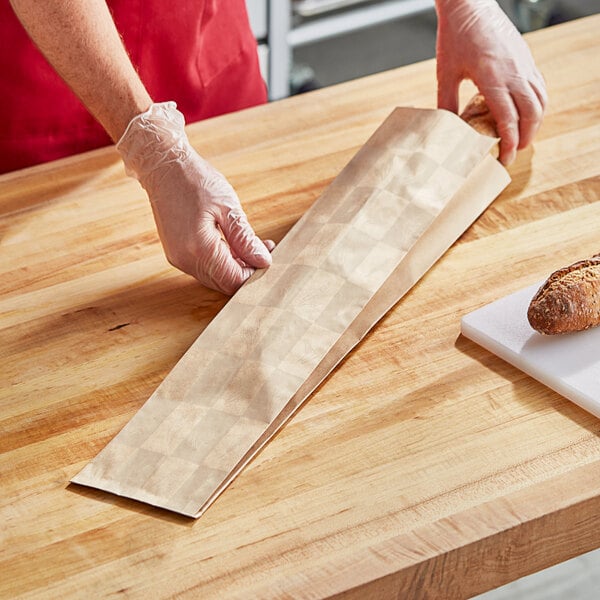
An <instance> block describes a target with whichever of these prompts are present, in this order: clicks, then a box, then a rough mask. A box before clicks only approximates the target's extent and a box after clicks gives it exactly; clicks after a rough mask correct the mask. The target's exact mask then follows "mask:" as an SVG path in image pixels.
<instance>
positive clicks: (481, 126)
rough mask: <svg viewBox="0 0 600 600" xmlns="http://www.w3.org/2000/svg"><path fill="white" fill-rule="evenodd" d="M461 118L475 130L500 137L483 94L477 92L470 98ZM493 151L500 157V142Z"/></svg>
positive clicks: (494, 154) (496, 156) (495, 155)
mask: <svg viewBox="0 0 600 600" xmlns="http://www.w3.org/2000/svg"><path fill="white" fill-rule="evenodd" d="M460 118H461V119H462V120H463V121H466V122H467V123H468V124H469V125H470V126H471V127H472V128H473V129H475V131H478V132H479V133H481V134H483V135H489V136H490V137H494V138H497V137H499V136H498V131H497V130H496V121H495V120H494V117H492V113H491V112H490V109H489V108H488V105H487V103H486V101H485V98H484V97H483V96H482V95H481V94H477V95H476V96H473V98H471V100H469V102H468V103H467V105H466V106H465V109H464V110H463V111H462V113H461V114H460ZM491 152H492V154H493V156H494V158H498V154H499V148H498V144H496V145H495V146H494V147H493V148H492V151H491Z"/></svg>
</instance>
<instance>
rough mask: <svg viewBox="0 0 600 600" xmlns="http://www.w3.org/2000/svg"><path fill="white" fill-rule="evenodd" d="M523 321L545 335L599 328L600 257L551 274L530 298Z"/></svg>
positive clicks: (594, 257)
mask: <svg viewBox="0 0 600 600" xmlns="http://www.w3.org/2000/svg"><path fill="white" fill-rule="evenodd" d="M527 319H528V320H529V324H530V325H531V326H532V327H533V328H534V329H535V330H536V331H539V332H540V333H545V334H548V335H551V334H556V333H570V332H573V331H582V330H584V329H589V328H590V327H596V326H598V325H600V254H596V255H594V256H593V257H592V258H590V259H588V260H580V261H578V262H576V263H573V264H572V265H569V266H568V267H564V268H563V269H559V270H558V271H555V272H554V273H552V275H550V277H548V279H547V280H546V281H545V282H544V284H543V285H542V287H541V288H540V289H539V290H538V291H537V293H536V294H535V296H534V297H533V298H532V300H531V303H530V304H529V308H528V310H527Z"/></svg>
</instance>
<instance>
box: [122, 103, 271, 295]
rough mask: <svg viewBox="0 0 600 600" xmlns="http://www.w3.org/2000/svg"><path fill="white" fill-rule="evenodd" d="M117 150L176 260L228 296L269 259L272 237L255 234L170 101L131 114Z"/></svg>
mask: <svg viewBox="0 0 600 600" xmlns="http://www.w3.org/2000/svg"><path fill="white" fill-rule="evenodd" d="M117 149H118V150H119V152H120V153H121V156H122V157H123V161H124V163H125V167H126V170H127V172H128V174H129V175H132V176H134V177H136V178H137V179H138V180H139V181H140V183H141V184H142V186H143V187H144V189H145V190H146V191H147V193H148V197H149V198H150V202H151V205H152V211H153V213H154V219H155V221H156V226H157V229H158V234H159V236H160V240H161V242H162V245H163V248H164V251H165V255H166V257H167V259H168V260H169V262H170V263H171V264H172V265H173V266H175V267H177V268H178V269H181V270H182V271H184V272H185V273H188V274H189V275H192V276H193V277H195V278H196V279H198V281H200V283H202V284H204V285H206V286H207V287H210V288H212V289H216V290H219V291H221V292H224V293H226V294H233V293H234V292H235V291H236V290H237V289H238V288H239V287H240V286H241V285H242V283H244V281H246V279H248V277H250V275H251V274H252V273H253V272H254V270H255V268H264V267H268V266H269V265H270V264H271V255H270V253H269V250H272V249H273V247H274V243H273V242H272V241H270V240H269V241H267V242H262V241H261V240H260V239H259V238H258V237H257V236H256V235H255V233H254V231H253V230H252V228H251V227H250V225H249V223H248V220H247V218H246V215H245V214H244V211H243V210H242V207H241V205H240V201H239V200H238V197H237V195H236V193H235V191H234V189H233V188H232V187H231V185H230V184H229V183H228V182H227V180H226V179H225V177H223V175H221V174H220V173H219V172H218V171H217V170H216V169H214V168H213V167H212V166H211V165H210V164H209V163H208V162H206V161H205V160H204V159H203V158H202V157H200V156H199V154H198V153H197V152H196V151H195V150H194V149H193V148H192V147H191V145H190V143H189V141H188V139H187V136H186V134H185V131H184V118H183V115H182V114H181V113H180V112H179V111H178V110H177V109H176V106H175V103H174V102H164V103H161V104H153V105H152V106H151V107H150V109H149V110H148V111H146V112H145V113H142V114H141V115H138V116H137V117H135V118H134V119H133V120H132V121H131V122H130V123H129V126H128V127H127V129H126V131H125V133H124V134H123V136H122V137H121V139H120V140H119V142H118V144H117Z"/></svg>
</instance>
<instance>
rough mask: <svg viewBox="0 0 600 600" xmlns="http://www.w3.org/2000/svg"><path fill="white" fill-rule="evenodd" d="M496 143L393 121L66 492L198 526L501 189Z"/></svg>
mask: <svg viewBox="0 0 600 600" xmlns="http://www.w3.org/2000/svg"><path fill="white" fill-rule="evenodd" d="M496 141H497V140H495V139H494V138H491V137H487V136H483V135H480V134H479V133H477V132H476V131H475V130H474V129H472V128H471V127H470V126H469V125H467V124H466V123H465V122H463V121H462V120H461V119H459V118H458V117H457V116H455V115H453V114H451V113H449V112H446V111H440V110H422V109H409V108H397V109H395V110H394V112H393V113H392V114H391V115H390V116H389V117H388V118H387V119H386V120H385V122H384V123H383V124H382V125H381V126H380V127H379V128H378V129H377V131H376V132H375V133H374V134H373V136H372V137H371V138H370V139H369V140H368V141H367V142H366V144H365V145H364V146H363V147H362V148H361V149H360V151H359V152H358V153H357V154H356V156H355V157H354V158H353V159H352V160H351V161H350V163H348V165H347V166H346V167H345V168H344V169H343V170H342V172H341V173H340V174H339V175H338V177H336V179H335V180H334V181H333V182H332V183H331V185H330V186H329V187H328V188H327V189H326V190H325V192H324V193H323V194H322V196H321V197H320V198H319V199H318V200H317V201H316V202H315V203H314V205H313V206H312V207H311V208H310V209H309V210H308V211H307V212H306V214H305V215H304V216H303V217H302V218H301V219H300V220H299V221H298V223H296V225H295V226H294V227H293V228H292V229H291V230H290V232H289V233H288V234H287V236H286V237H285V238H284V239H283V240H282V241H281V243H280V244H279V245H278V247H277V248H276V249H275V251H274V252H273V264H272V266H271V267H270V268H269V269H267V270H264V271H258V272H257V273H255V275H253V276H252V277H251V278H250V280H249V281H248V282H247V283H246V284H245V285H244V286H243V287H242V288H241V289H240V290H239V291H238V292H237V294H236V295H235V296H234V297H233V298H232V299H231V300H230V301H229V302H228V303H227V305H226V306H225V307H224V308H223V309H222V310H221V312H220V313H219V314H218V315H217V316H216V317H215V318H214V319H213V321H212V322H211V323H210V324H209V325H208V326H207V327H206V329H205V330H204V331H203V332H202V334H201V335H200V336H199V337H198V339H197V340H196V342H194V344H193V345H192V346H191V348H190V349H189V350H188V351H187V352H186V354H185V355H184V356H183V357H182V358H181V360H180V361H179V362H178V364H177V365H176V366H175V368H174V369H173V370H172V371H171V373H169V375H168V376H167V377H166V378H165V380H164V381H163V383H162V384H161V385H160V386H159V387H158V388H157V389H156V391H155V392H154V394H152V396H151V397H150V398H149V399H148V401H147V402H146V403H145V404H144V405H143V406H142V408H141V409H140V410H139V411H138V412H137V413H136V414H135V415H134V417H133V418H132V419H131V421H130V422H129V423H128V424H127V425H126V426H125V427H124V428H123V430H122V431H121V432H120V433H119V434H118V435H117V436H116V437H115V438H114V439H113V440H112V441H111V442H110V443H109V444H108V445H107V446H106V447H105V448H104V450H102V452H100V453H99V454H98V456H97V457H96V458H95V459H94V460H93V461H92V462H90V463H89V464H88V465H87V466H86V467H85V468H84V469H83V470H82V471H81V472H80V473H79V474H78V475H76V476H75V477H74V478H73V479H72V481H73V482H74V483H78V484H82V485H87V486H91V487H95V488H99V489H103V490H106V491H109V492H112V493H114V494H118V495H121V496H126V497H129V498H134V499H137V500H140V501H142V502H146V503H149V504H152V505H155V506H160V507H163V508H166V509H169V510H172V511H175V512H178V513H181V514H184V515H188V516H191V517H198V516H200V515H201V514H202V513H203V512H204V511H205V510H206V508H208V506H209V505H210V504H211V503H212V502H213V501H214V500H215V499H216V498H217V496H218V495H219V494H220V493H221V492H222V491H223V490H224V489H225V488H226V486H227V485H229V483H231V481H232V480H233V478H234V477H235V476H236V475H237V474H238V473H239V472H240V471H241V469H242V468H243V467H244V466H245V465H246V464H247V463H248V462H249V460H251V458H252V457H253V456H254V455H255V454H256V453H257V452H258V451H259V450H260V448H261V447H262V446H263V445H264V444H265V443H267V441H268V440H269V439H270V438H271V437H272V436H273V435H274V434H275V433H276V432H277V431H278V430H279V429H280V428H281V427H282V426H283V424H284V423H285V422H286V421H287V420H288V419H289V418H290V417H291V416H292V414H293V413H294V411H295V410H297V408H298V407H299V406H300V405H301V404H302V402H303V401H304V400H305V399H306V398H307V397H308V395H309V394H310V393H311V392H312V391H313V390H314V389H315V388H316V387H317V385H318V384H319V383H320V382H321V381H322V380H323V379H324V378H325V377H326V376H327V374H328V373H329V372H331V370H332V369H333V368H334V367H335V365H336V364H338V363H339V361H340V360H341V359H342V358H343V357H344V356H345V355H346V354H347V353H348V352H349V351H350V350H351V349H352V348H353V347H354V346H355V345H356V344H357V343H358V342H359V341H360V340H361V339H362V338H363V337H364V335H365V334H366V333H367V332H368V330H369V329H370V328H371V327H372V326H373V325H374V324H375V323H376V322H377V321H378V320H379V319H380V318H381V317H382V316H383V315H384V314H385V313H386V312H387V311H388V310H389V309H390V308H391V307H392V306H393V305H394V304H395V303H396V302H397V301H398V300H399V299H400V298H401V297H402V296H403V295H404V294H405V293H406V292H407V291H408V290H409V289H410V288H411V287H412V285H414V283H415V282H416V281H418V279H419V278H420V277H421V276H422V275H423V274H424V273H425V272H426V271H427V270H428V269H429V268H430V267H431V265H432V264H433V263H434V262H435V261H436V260H437V259H438V258H439V257H440V256H441V255H442V254H443V253H444V252H445V250H446V249H447V248H448V247H449V246H450V245H451V244H452V243H453V242H454V241H455V240H456V239H457V238H458V237H459V236H460V235H461V234H462V233H463V232H464V230H465V229H466V228H467V227H468V226H469V225H470V224H471V223H472V222H473V221H474V220H475V218H476V217H477V216H478V215H479V214H480V213H481V212H482V211H483V210H484V209H485V208H486V207H487V206H488V205H489V204H490V202H491V201H492V200H493V199H494V198H495V197H496V196H497V195H498V194H499V193H500V192H501V191H502V190H503V189H504V187H506V185H507V184H508V182H509V181H510V179H509V177H508V174H507V173H506V171H505V170H504V168H503V167H502V166H501V165H500V164H499V163H497V162H496V161H495V160H494V159H493V158H492V157H491V156H490V154H489V151H490V149H491V148H492V147H493V146H494V145H495V143H496Z"/></svg>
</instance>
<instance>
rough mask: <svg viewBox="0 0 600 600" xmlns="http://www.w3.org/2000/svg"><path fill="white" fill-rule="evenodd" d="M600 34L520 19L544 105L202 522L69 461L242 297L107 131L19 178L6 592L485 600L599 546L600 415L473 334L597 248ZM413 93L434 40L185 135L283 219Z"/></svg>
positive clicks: (3, 466)
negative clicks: (122, 491) (444, 246)
mask: <svg viewBox="0 0 600 600" xmlns="http://www.w3.org/2000/svg"><path fill="white" fill-rule="evenodd" d="M599 30H600V16H595V17H589V18H587V19H583V20H579V21H574V22H571V23H569V24H565V25H561V26H558V27H555V28H552V29H547V30H544V31H540V32H536V33H534V34H531V35H529V36H528V38H527V39H528V41H529V43H530V45H531V47H532V50H533V53H534V55H535V57H536V60H537V62H538V64H539V66H540V68H541V70H542V71H543V73H544V75H545V77H546V80H547V83H548V88H549V94H550V103H549V106H548V111H547V117H546V120H545V122H544V125H543V127H542V128H541V130H540V132H539V134H538V136H537V139H536V141H535V144H534V147H533V148H532V149H529V150H526V151H522V152H521V153H520V154H519V156H518V159H517V161H516V162H515V163H514V164H513V165H512V166H511V167H510V169H509V170H510V174H511V177H512V183H511V184H510V186H509V187H508V188H507V189H506V190H505V191H504V192H503V193H502V194H501V196H500V197H499V198H498V199H497V200H496V201H495V202H494V203H493V204H492V206H491V207H490V208H489V209H488V210H486V211H485V213H484V214H483V215H482V216H481V217H480V218H479V219H478V220H477V221H476V223H475V224H474V225H473V226H472V227H470V228H469V229H468V230H467V231H466V232H465V234H464V235H463V236H462V237H461V238H460V239H459V240H458V242H457V243H456V244H455V245H453V247H452V248H451V249H450V250H449V251H448V252H447V253H446V254H445V255H444V256H443V257H442V259H441V260H440V261H439V262H438V263H437V264H436V265H435V266H434V267H433V268H432V269H431V270H430V271H429V272H428V273H427V274H426V275H425V276H424V278H423V279H422V280H421V281H420V282H419V283H418V284H417V285H416V286H415V287H414V288H413V290H412V291H410V292H409V293H408V295H407V296H405V298H404V299H403V300H402V301H401V302H400V303H399V304H398V305H397V306H396V307H395V308H394V309H393V310H392V311H391V312H390V313H389V314H388V315H387V316H386V317H385V318H384V319H383V320H382V321H381V322H380V323H379V324H378V325H377V326H376V327H375V328H374V329H373V330H372V331H371V333H370V334H369V335H368V336H367V337H366V338H365V339H364V340H363V341H362V342H361V343H360V344H359V346H358V347H357V348H356V349H355V350H354V351H353V352H352V353H351V354H350V355H349V356H348V357H347V358H346V359H345V360H344V361H343V362H342V364H341V365H340V366H339V367H338V368H337V369H336V370H335V371H334V372H333V373H332V375H331V376H330V377H329V378H328V379H327V380H326V381H325V382H324V383H323V384H322V385H321V386H320V387H319V389H318V390H317V391H316V392H315V393H314V394H313V395H312V396H311V397H310V398H309V400H308V401H307V402H306V404H305V405H304V406H303V407H302V409H301V410H300V411H299V412H298V414H297V415H296V416H295V417H294V418H293V419H292V420H291V421H290V423H289V424H288V425H287V426H286V427H285V428H284V429H283V430H282V432H281V433H280V434H279V435H278V436H277V437H276V438H275V439H274V440H273V441H272V442H271V443H270V444H269V445H268V446H267V447H266V449H265V450H264V451H263V452H262V453H260V454H259V456H258V457H257V458H256V459H255V460H254V461H253V462H251V464H250V465H249V466H248V467H247V468H246V469H245V470H244V471H243V472H242V474H241V475H240V476H239V477H238V478H237V479H236V480H235V481H234V483H233V484H232V485H231V487H229V488H228V489H227V490H226V491H225V492H224V493H223V495H222V496H221V497H220V498H219V499H218V500H217V501H216V502H215V504H214V505H213V506H212V507H211V508H210V509H209V510H208V511H207V512H206V514H205V515H204V516H202V517H201V518H200V519H198V520H193V519H189V518H186V517H183V516H179V515H176V514H174V513H169V512H167V511H164V510H161V509H158V508H153V507H151V506H148V505H145V504H142V503H138V502H135V501H133V500H128V499H124V498H119V497H117V496H113V495H111V494H108V493H104V492H101V491H98V490H94V489H91V488H84V487H80V486H76V485H74V484H69V480H70V478H71V477H72V476H73V475H75V474H76V473H77V472H78V471H79V470H80V469H81V468H83V466H84V465H85V464H87V462H88V461H89V460H91V459H92V458H93V457H94V456H95V455H96V454H97V453H98V452H99V451H100V450H101V449H102V448H103V447H104V446H105V445H106V444H107V443H108V442H109V441H110V440H111V439H112V438H113V437H114V436H115V435H116V434H117V432H118V431H119V430H120V429H121V428H122V427H123V426H124V425H125V424H126V423H127V422H128V420H129V419H130V418H131V417H132V416H133V415H134V414H135V412H136V411H137V410H138V409H139V408H140V407H141V406H142V404H143V403H144V401H145V400H146V399H147V398H148V397H149V396H150V395H151V394H152V392H153V391H154V389H155V388H156V387H157V386H158V385H159V383H160V382H161V381H162V380H163V379H164V377H165V376H166V375H167V373H168V372H169V371H170V370H171V369H172V368H173V366H174V365H175V364H176V363H177V362H178V360H179V359H180V358H181V356H182V355H183V354H184V352H185V351H186V349H187V348H188V347H189V346H190V345H191V344H192V342H193V341H194V340H195V339H196V337H197V336H198V335H199V334H200V333H201V332H202V330H203V329H204V328H205V327H206V326H207V324H208V323H209V322H210V320H211V319H212V318H213V317H214V316H215V315H216V314H217V313H218V312H219V310H220V309H221V308H222V307H223V306H224V305H225V303H226V302H227V298H226V297H225V296H223V295H221V294H219V293H217V292H213V291H209V290H207V289H204V288H203V287H201V286H200V285H199V284H198V283H196V282H195V281H194V280H193V279H192V278H190V277H188V276H186V275H183V274H181V273H179V272H178V271H177V270H175V269H174V268H172V267H170V266H169V265H168V263H167V262H166V260H165V259H164V257H163V254H162V251H161V247H160V244H159V241H158V238H157V234H156V232H155V228H154V224H153V221H152V216H151V212H150V209H149V206H148V202H147V200H146V198H145V195H144V193H143V191H142V190H141V188H140V187H139V185H138V184H137V182H135V181H134V180H132V179H129V178H127V177H126V176H125V173H124V171H123V167H122V164H121V163H120V161H119V158H118V155H117V153H116V152H115V150H114V149H113V148H107V149H102V150H99V151H94V152H91V153H87V154H84V155H80V156H75V157H72V158H69V159H66V160H63V161H58V162H55V163H51V164H47V165H43V166H40V167H36V168H32V169H28V170H24V171H21V172H16V173H13V174H8V175H5V176H3V177H1V178H0V244H1V246H0V271H1V274H2V278H1V284H0V285H1V289H2V292H1V296H0V342H1V343H0V358H1V361H0V374H1V389H0V394H1V397H0V398H1V399H0V449H1V457H0V596H1V597H2V598H15V597H23V598H44V599H46V598H61V599H62V598H76V597H85V598H152V599H154V598H167V597H178V598H202V599H213V598H214V599H222V598H244V599H254V598H258V599H262V598H306V599H317V598H356V599H383V598H401V599H404V598H436V599H438V598H467V597H470V596H472V595H474V594H477V593H479V592H483V591H485V590H487V589H490V588H493V587H496V586H499V585H501V584H504V583H506V582H508V581H510V580H513V579H515V578H517V577H520V576H522V575H525V574H528V573H531V572H533V571H536V570H539V569H542V568H544V567H547V566H549V565H552V564H554V563H557V562H559V561H563V560H565V559H568V558H570V557H573V556H575V555H577V554H580V553H583V552H586V551H589V550H591V549H593V548H597V547H598V546H600V437H599V434H600V421H599V420H598V419H597V418H595V417H593V416H591V415H590V414H588V413H586V412H584V411H583V410H582V409H580V408H579V407H577V406H576V405H575V404H573V403H571V402H569V401H567V400H565V399H564V398H562V397H561V396H559V395H558V394H556V393H554V392H552V391H551V390H550V389H548V388H546V387H544V386H543V385H542V384H540V383H538V382H537V381H535V380H534V379H532V378H530V377H528V376H527V375H525V374H524V373H523V372H521V371H519V370H517V369H516V368H514V367H512V366H510V365H509V364H507V363H505V362H503V361H502V360H501V359H499V358H497V357H496V356H494V355H492V354H490V353H489V352H487V351H486V350H484V349H483V348H481V347H479V346H478V345H476V344H474V343H473V342H471V341H469V340H467V339H466V338H464V337H463V336H462V335H461V334H460V318H461V317H462V316H463V315H465V314H466V313H468V312H470V311H472V310H475V309H476V308H479V307H481V306H483V305H484V304H487V303H489V302H491V301H493V300H496V299H498V298H500V297H503V296H505V295H507V294H509V293H511V292H513V291H516V290H519V289H521V288H523V287H525V286H527V285H530V284H532V283H534V282H536V281H538V280H541V279H543V278H545V277H546V276H547V275H548V274H549V273H550V272H551V271H552V270H554V269H555V268H557V267H559V266H562V265H563V264H568V263H569V262H572V261H574V260H576V259H579V258H584V257H587V256H590V255H592V254H594V253H596V252H599V251H600V201H599V200H600V176H599V174H600V70H599V64H600V62H599V61H598V56H600V37H599V36H598V31H599ZM464 92H465V99H466V98H467V96H469V95H470V93H471V92H472V88H471V89H465V90H464ZM396 105H401V106H418V107H434V105H435V66H434V63H433V62H432V61H428V62H425V63H421V64H416V65H412V66H408V67H404V68H401V69H398V70H393V71H389V72H386V73H382V74H378V75H375V76H371V77H367V78H364V79H360V80H357V81H353V82H350V83H346V84H342V85H339V86H335V87H331V88H327V89H323V90H320V91H317V92H314V93H311V94H308V95H304V96H299V97H294V98H291V99H288V100H284V101H280V102H276V103H273V104H270V105H267V106H262V107H258V108H254V109H251V110H247V111H243V112H240V113H237V114H232V115H228V116H224V117H220V118H216V119H212V120H209V121H206V122H203V123H199V124H195V125H192V126H190V127H189V134H190V137H191V140H192V142H193V144H194V145H195V146H196V147H197V148H198V149H199V150H200V152H201V153H202V154H203V155H204V156H205V157H207V158H208V159H209V160H210V161H211V162H212V163H213V164H214V165H215V166H217V167H218V168H219V169H220V170H221V171H222V172H223V173H224V174H225V175H226V176H227V177H228V178H229V180H230V181H231V182H232V184H233V185H234V186H235V188H236V189H237V191H238V193H239V195H240V198H241V199H242V202H243V204H244V206H245V208H246V210H247V212H248V215H249V218H250V220H251V222H252V223H253V224H254V225H255V228H256V230H257V231H258V233H259V234H260V235H261V236H263V237H270V238H273V239H274V240H275V241H279V240H280V239H281V238H282V237H283V236H284V235H285V233H286V232H287V231H288V230H289V229H290V227H291V226H292V225H293V223H294V222H295V221H296V220H297V219H298V218H299V217H300V216H301V215H302V214H303V213H304V212H305V211H306V210H307V209H308V207H309V206H310V205H311V204H312V203H313V202H314V201H315V199H316V198H317V197H318V196H319V195H320V193H321V192H322V191H323V189H324V188H325V187H326V186H327V185H328V183H329V182H330V181H331V180H332V179H333V178H334V177H335V176H336V175H337V174H338V173H339V171H340V170H341V169H342V168H343V166H344V165H345V164H346V163H347V162H348V160H349V159H350V158H351V157H352V156H353V155H354V153H355V152H356V151H357V150H358V148H359V147H360V146H361V145H362V144H363V143H364V142H365V141H366V139H367V138H368V137H369V135H370V134H371V133H372V132H373V131H374V130H375V129H376V128H377V127H378V126H379V124H380V123H381V122H382V121H383V120H384V118H385V117H386V116H387V115H388V114H389V113H390V112H391V110H392V109H393V107H394V106H396ZM598 388H599V393H600V382H599V386H598Z"/></svg>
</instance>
